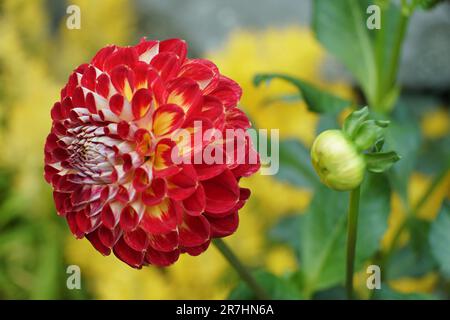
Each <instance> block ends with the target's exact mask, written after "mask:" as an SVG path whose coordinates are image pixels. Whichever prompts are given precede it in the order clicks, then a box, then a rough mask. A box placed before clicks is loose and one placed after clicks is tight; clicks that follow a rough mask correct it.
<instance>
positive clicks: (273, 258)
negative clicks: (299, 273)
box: [266, 246, 298, 276]
mask: <svg viewBox="0 0 450 320" xmlns="http://www.w3.org/2000/svg"><path fill="white" fill-rule="evenodd" d="M266 266H267V270H269V271H270V272H273V273H274V274H276V275H280V276H281V275H283V274H285V273H286V272H294V271H296V270H297V269H298V263H297V261H296V258H295V255H294V252H293V251H292V249H291V248H289V247H286V246H275V247H274V248H271V249H269V252H268V253H267V256H266Z"/></svg>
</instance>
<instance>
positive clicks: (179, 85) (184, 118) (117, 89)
mask: <svg viewBox="0 0 450 320" xmlns="http://www.w3.org/2000/svg"><path fill="white" fill-rule="evenodd" d="M186 53H187V46H186V43H185V42H184V41H182V40H179V39H170V40H165V41H161V42H159V41H147V40H145V39H143V40H142V41H141V42H140V43H139V44H137V45H136V46H132V47H118V46H114V45H111V46H107V47H105V48H103V49H101V50H100V51H99V52H98V53H97V54H96V55H95V57H94V58H93V59H92V60H91V62H90V63H88V64H83V65H81V66H79V67H78V68H76V69H75V70H74V72H73V73H72V74H71V75H70V77H69V80H68V83H67V84H66V86H65V87H64V88H63V89H62V90H61V98H60V101H58V102H56V103H55V104H54V106H53V108H52V110H51V117H52V119H53V123H52V128H51V132H50V134H49V135H48V137H47V140H46V144H45V169H44V171H45V172H44V175H45V179H46V181H47V182H48V183H50V184H51V185H52V187H53V189H54V191H53V197H54V201H55V205H56V210H57V212H58V214H59V215H60V216H64V217H65V218H66V220H67V222H68V225H69V227H70V230H71V232H72V233H73V234H74V235H75V236H76V237H77V238H83V237H86V238H87V239H88V240H89V241H90V242H91V244H92V245H93V246H94V247H95V248H96V249H97V250H98V251H99V252H101V253H102V254H103V255H109V254H110V253H111V251H112V252H113V253H114V254H115V255H116V256H117V257H118V258H119V259H121V260H122V261H124V262H125V263H127V264H129V265H130V266H132V267H135V268H141V267H142V266H143V265H147V264H153V265H157V266H167V265H170V264H172V263H174V262H175V261H177V259H178V257H179V255H180V253H188V254H190V255H198V254H200V253H202V252H203V251H205V250H206V249H207V248H208V246H209V243H210V241H211V239H212V238H219V237H225V236H228V235H230V234H232V233H233V232H235V230H236V229H237V226H238V220H239V216H238V210H239V209H240V208H241V207H242V206H243V205H244V203H245V201H246V200H247V199H248V197H249V195H250V190H248V189H245V188H241V187H239V180H240V178H241V177H246V176H249V175H251V174H253V173H255V172H256V171H257V170H258V169H259V166H260V163H259V156H258V154H257V153H256V151H255V150H254V148H253V146H252V143H251V139H250V136H249V134H248V133H247V131H246V130H247V129H248V128H250V126H251V125H250V122H249V120H248V118H247V116H246V115H245V114H244V113H243V112H242V111H241V110H240V109H238V108H237V103H238V101H239V99H240V97H241V89H240V87H239V85H238V84H237V83H236V82H234V81H233V80H231V79H229V78H227V77H225V76H223V75H221V74H220V73H219V70H218V69H217V67H216V66H215V65H214V64H213V63H212V62H210V61H208V60H203V59H188V58H187V57H186ZM198 124H200V125H201V127H200V128H199V127H198ZM205 129H207V130H208V131H209V134H202V130H205ZM230 130H231V131H233V130H234V131H239V132H243V133H244V136H243V138H242V136H241V137H240V136H239V135H235V136H233V135H231V136H228V135H226V134H225V132H228V131H230ZM181 132H183V133H186V132H187V133H188V135H189V136H188V138H192V139H186V136H185V135H184V136H183V135H180V133H181ZM199 133H200V139H196V136H197V135H198V134H199ZM230 142H231V145H232V146H234V148H233V149H232V150H231V151H230V150H229V149H227V148H225V146H226V145H227V146H228V145H230ZM212 147H213V148H212ZM218 147H219V149H218ZM241 147H242V148H241ZM211 150H213V151H211ZM236 150H237V151H238V152H237V151H236ZM239 150H240V151H241V152H242V151H243V152H244V154H237V153H239ZM206 151H208V152H207V153H209V154H210V156H211V157H213V158H214V159H215V160H217V159H219V160H220V159H222V160H223V161H215V162H211V161H200V162H199V161H196V159H197V156H198V155H200V159H202V157H201V156H202V155H204V154H205V152H206ZM219 151H220V152H219ZM180 159H181V160H182V161H180ZM251 159H256V160H255V161H251ZM243 160H244V161H243Z"/></svg>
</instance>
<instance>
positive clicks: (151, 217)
mask: <svg viewBox="0 0 450 320" xmlns="http://www.w3.org/2000/svg"><path fill="white" fill-rule="evenodd" d="M180 211H181V208H180V206H179V204H177V203H176V202H175V201H172V200H169V199H168V198H166V199H164V200H163V201H162V202H161V203H160V204H158V205H155V206H152V207H146V209H145V212H144V215H143V217H142V220H141V223H140V226H141V228H142V229H144V230H145V231H147V232H149V233H156V234H159V233H167V232H169V231H173V230H175V228H176V227H177V224H178V220H179V216H180Z"/></svg>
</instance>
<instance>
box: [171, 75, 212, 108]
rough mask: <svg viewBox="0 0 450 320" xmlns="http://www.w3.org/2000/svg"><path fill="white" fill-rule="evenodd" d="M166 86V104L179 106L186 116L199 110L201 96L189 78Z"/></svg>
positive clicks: (196, 85) (196, 86)
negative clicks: (167, 94)
mask: <svg viewBox="0 0 450 320" xmlns="http://www.w3.org/2000/svg"><path fill="white" fill-rule="evenodd" d="M168 86H169V89H168V92H169V96H168V97H167V103H171V104H176V105H178V106H180V107H181V108H182V109H183V111H184V112H185V113H186V114H188V115H189V114H190V113H195V112H197V111H198V109H199V108H201V105H202V99H203V95H202V92H201V91H200V88H199V87H198V84H197V83H196V82H195V81H193V80H192V79H189V78H178V79H176V80H174V81H172V82H171V83H170V84H169V85H168Z"/></svg>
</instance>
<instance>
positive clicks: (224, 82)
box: [210, 76, 242, 107]
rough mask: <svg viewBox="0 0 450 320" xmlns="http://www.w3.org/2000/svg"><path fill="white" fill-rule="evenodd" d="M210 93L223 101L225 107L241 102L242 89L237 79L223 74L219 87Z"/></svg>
mask: <svg viewBox="0 0 450 320" xmlns="http://www.w3.org/2000/svg"><path fill="white" fill-rule="evenodd" d="M210 95H211V96H213V97H216V98H218V99H219V100H220V101H222V103H223V105H224V106H225V107H233V106H236V105H237V103H238V102H239V99H240V98H241V95H242V89H241V87H239V85H238V84H237V83H236V82H235V81H233V80H231V79H229V78H227V77H224V76H221V77H220V79H219V83H218V84H217V88H216V89H214V90H213V92H211V93H210Z"/></svg>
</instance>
